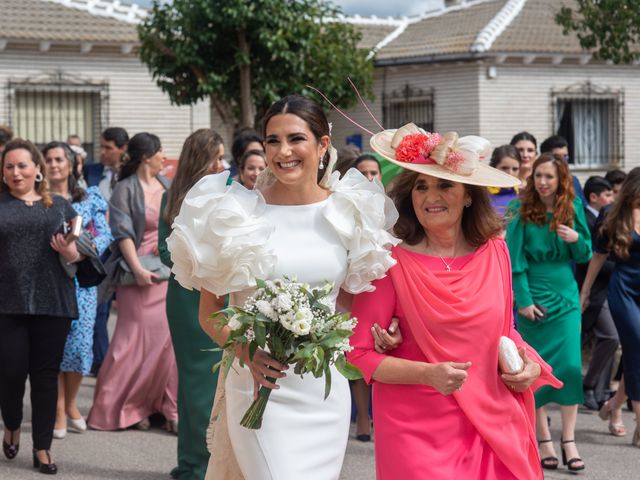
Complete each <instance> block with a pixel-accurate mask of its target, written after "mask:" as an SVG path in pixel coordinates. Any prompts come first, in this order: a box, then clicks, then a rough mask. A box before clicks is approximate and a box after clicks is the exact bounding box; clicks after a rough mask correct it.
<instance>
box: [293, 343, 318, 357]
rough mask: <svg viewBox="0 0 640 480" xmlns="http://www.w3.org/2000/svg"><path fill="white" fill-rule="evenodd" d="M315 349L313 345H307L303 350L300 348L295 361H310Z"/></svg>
mask: <svg viewBox="0 0 640 480" xmlns="http://www.w3.org/2000/svg"><path fill="white" fill-rule="evenodd" d="M314 348H315V345H313V344H311V345H305V346H304V347H303V348H300V349H298V350H296V352H295V355H294V356H293V358H294V359H298V358H299V359H304V360H309V359H311V357H312V356H313V349H314Z"/></svg>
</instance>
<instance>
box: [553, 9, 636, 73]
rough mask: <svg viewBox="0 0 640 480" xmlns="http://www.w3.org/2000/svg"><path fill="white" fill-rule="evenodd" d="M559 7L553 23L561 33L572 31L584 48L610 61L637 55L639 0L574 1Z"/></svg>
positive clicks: (624, 61) (624, 60)
mask: <svg viewBox="0 0 640 480" xmlns="http://www.w3.org/2000/svg"><path fill="white" fill-rule="evenodd" d="M575 4H576V7H575V9H573V8H570V7H562V8H561V9H560V11H559V13H558V14H557V15H556V22H558V24H560V25H561V26H562V27H563V29H564V34H565V35H568V34H569V33H571V32H575V33H576V34H577V36H578V39H579V40H580V45H581V46H582V48H584V49H586V50H592V49H595V54H596V56H598V57H599V58H602V59H604V60H611V61H612V62H613V63H616V64H619V63H631V62H632V61H633V60H636V59H638V58H640V0H575Z"/></svg>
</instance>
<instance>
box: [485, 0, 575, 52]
mask: <svg viewBox="0 0 640 480" xmlns="http://www.w3.org/2000/svg"><path fill="white" fill-rule="evenodd" d="M563 5H570V6H574V7H575V5H576V2H573V1H571V0H527V2H526V3H525V5H524V7H523V8H522V11H521V12H520V13H519V14H518V16H517V17H515V18H514V19H513V21H512V22H511V23H510V24H509V26H508V27H507V29H506V30H505V31H504V32H503V33H502V35H500V36H499V37H498V38H497V39H496V41H495V42H494V44H493V46H492V47H491V51H493V52H540V53H571V54H576V53H584V51H583V50H582V48H581V47H580V43H579V42H578V38H577V37H576V36H575V35H563V34H562V27H561V26H560V25H558V24H557V23H556V22H555V18H554V17H555V14H556V13H557V12H558V11H559V10H560V8H561V7H562V6H563Z"/></svg>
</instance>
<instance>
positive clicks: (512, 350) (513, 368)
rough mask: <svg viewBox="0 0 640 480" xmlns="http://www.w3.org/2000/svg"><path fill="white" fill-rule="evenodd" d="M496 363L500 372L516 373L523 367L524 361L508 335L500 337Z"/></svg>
mask: <svg viewBox="0 0 640 480" xmlns="http://www.w3.org/2000/svg"><path fill="white" fill-rule="evenodd" d="M498 365H499V366H500V371H501V372H502V373H509V374H516V373H520V372H521V371H522V370H523V369H524V362H523V361H522V358H521V357H520V354H519V353H518V347H516V344H515V342H514V341H513V340H511V339H510V338H509V337H504V336H503V337H500V344H499V346H498Z"/></svg>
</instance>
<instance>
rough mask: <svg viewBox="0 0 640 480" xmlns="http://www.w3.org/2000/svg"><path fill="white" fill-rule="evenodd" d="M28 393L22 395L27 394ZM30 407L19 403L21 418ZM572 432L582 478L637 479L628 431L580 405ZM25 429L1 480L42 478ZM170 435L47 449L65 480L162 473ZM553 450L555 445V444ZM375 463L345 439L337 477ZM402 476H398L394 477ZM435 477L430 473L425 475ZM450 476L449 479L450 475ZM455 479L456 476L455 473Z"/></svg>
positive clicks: (135, 479)
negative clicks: (616, 431)
mask: <svg viewBox="0 0 640 480" xmlns="http://www.w3.org/2000/svg"><path fill="white" fill-rule="evenodd" d="M94 385H95V379H92V378H88V379H86V380H85V382H84V383H83V385H82V388H81V391H80V409H81V411H82V412H84V413H86V412H88V409H89V407H90V403H91V398H92V396H93V389H94ZM27 398H28V397H27ZM30 417H31V413H30V411H29V408H28V405H27V406H26V407H25V418H26V419H29V418H30ZM551 418H552V425H551V426H552V429H553V436H554V438H555V439H558V441H557V442H556V448H557V449H559V445H558V443H559V437H560V434H559V432H558V430H557V427H558V426H559V424H560V416H559V412H558V411H552V412H551ZM624 421H625V424H626V425H627V426H628V428H629V429H630V430H631V429H632V425H633V417H632V414H631V413H629V412H626V410H625V414H624ZM578 425H579V431H578V434H577V439H578V445H579V447H580V452H581V454H582V455H583V457H584V458H585V460H586V462H587V470H586V472H584V473H582V474H581V475H580V478H581V479H583V480H586V479H589V480H609V479H611V480H638V479H640V449H637V448H633V447H631V445H630V441H631V433H632V431H630V432H629V434H628V435H627V437H624V438H621V439H620V438H614V437H612V436H610V435H608V433H607V431H606V424H605V423H604V422H602V421H601V420H600V419H599V418H598V417H597V415H595V414H593V413H590V412H587V411H581V412H580V414H579V417H578ZM23 431H24V432H25V433H26V435H24V436H23V438H22V448H21V451H20V453H19V455H18V457H17V458H16V459H14V460H13V461H11V462H9V461H8V460H6V459H5V458H4V456H2V458H1V459H0V479H2V480H28V479H34V480H35V479H39V480H42V478H43V477H42V475H40V474H39V473H36V472H35V471H33V469H32V468H31V459H30V455H29V452H30V450H31V439H30V435H29V433H30V431H31V424H30V423H29V422H27V423H25V424H24V430H23ZM175 449H176V437H175V436H173V435H169V434H167V433H165V432H164V431H163V430H161V429H160V428H152V429H151V430H149V431H147V432H141V431H137V430H127V431H122V432H112V433H111V432H96V431H88V432H86V433H84V434H82V435H79V434H73V433H69V434H68V435H67V438H65V439H64V440H54V444H53V452H54V453H55V459H56V461H57V462H58V464H59V467H60V472H59V477H58V478H60V477H62V478H64V479H69V480H104V479H132V480H151V479H166V480H168V479H169V478H170V477H169V475H168V472H169V471H170V470H171V468H172V467H173V466H174V463H175ZM558 453H560V452H559V450H558ZM570 475H571V474H570V473H568V472H567V470H566V469H560V470H558V471H557V472H551V473H548V474H547V475H546V478H547V479H554V480H556V479H557V480H566V479H568V478H575V477H570ZM374 478H375V466H374V458H373V444H372V443H361V442H358V441H356V440H355V439H353V438H352V439H351V440H350V441H349V447H348V450H347V456H346V460H345V463H344V468H343V471H342V477H341V480H373V479H374ZM398 480H402V479H398ZM429 480H435V479H429ZM452 480H453V479H452ZM456 480H457V479H456Z"/></svg>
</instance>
